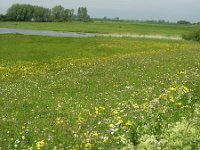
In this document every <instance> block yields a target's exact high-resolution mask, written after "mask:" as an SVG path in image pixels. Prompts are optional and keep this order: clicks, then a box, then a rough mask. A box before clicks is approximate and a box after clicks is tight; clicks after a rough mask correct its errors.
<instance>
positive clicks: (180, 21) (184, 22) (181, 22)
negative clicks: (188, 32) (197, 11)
mask: <svg viewBox="0 0 200 150" xmlns="http://www.w3.org/2000/svg"><path fill="white" fill-rule="evenodd" d="M177 24H191V23H190V22H189V21H185V20H179V21H178V22H177Z"/></svg>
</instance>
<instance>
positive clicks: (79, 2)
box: [0, 0, 200, 22]
mask: <svg viewBox="0 0 200 150" xmlns="http://www.w3.org/2000/svg"><path fill="white" fill-rule="evenodd" d="M14 3H26V4H33V5H40V6H44V7H48V8H52V7H53V6H55V5H62V6H64V7H65V8H74V9H76V8H78V7H80V6H86V7H87V8H88V11H89V14H90V16H91V17H99V18H103V17H104V16H106V17H110V18H113V17H119V18H121V19H134V20H135V19H139V20H158V19H165V20H167V21H177V20H188V21H191V22H199V21H200V9H199V8H200V0H0V13H3V14H4V13H6V10H7V8H9V7H10V6H11V5H12V4H14Z"/></svg>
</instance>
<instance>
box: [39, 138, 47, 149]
mask: <svg viewBox="0 0 200 150" xmlns="http://www.w3.org/2000/svg"><path fill="white" fill-rule="evenodd" d="M44 144H45V143H44V140H41V141H40V142H38V143H37V149H41V148H42V147H43V146H44Z"/></svg>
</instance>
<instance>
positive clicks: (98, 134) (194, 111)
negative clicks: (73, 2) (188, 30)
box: [0, 35, 200, 149]
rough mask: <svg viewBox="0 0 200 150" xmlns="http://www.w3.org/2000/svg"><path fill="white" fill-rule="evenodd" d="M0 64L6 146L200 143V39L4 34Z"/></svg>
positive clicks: (0, 122)
mask: <svg viewBox="0 0 200 150" xmlns="http://www.w3.org/2000/svg"><path fill="white" fill-rule="evenodd" d="M0 62H1V63H0V83H1V84H0V105H1V109H0V116H1V118H0V147H1V148H2V149H14V148H15V149H30V148H33V149H37V148H38V149H40V148H42V149H53V148H57V149H62V148H65V149H86V148H88V149H122V148H127V149H133V145H134V144H135V146H136V147H138V148H140V149H143V148H145V147H147V148H152V149H158V148H163V149H164V148H166V149H183V148H184V147H188V149H192V148H197V149H198V148H199V145H198V143H199V142H198V141H199V137H200V136H199V135H200V133H199V126H198V124H199V109H198V107H199V102H198V98H199V89H200V88H199V73H200V72H199V71H200V70H199V69H200V44H199V43H196V42H186V41H176V40H174V41H170V40H153V39H142V38H140V39H135V38H111V37H93V38H57V37H40V36H23V35H0ZM188 118H190V119H188ZM191 122H192V123H191ZM188 124H192V126H191V127H190V128H185V125H188ZM173 129H175V131H174V130H173ZM173 133H174V134H173ZM175 133H176V134H175ZM183 133H184V135H185V138H184V135H183ZM186 137H187V138H186ZM181 138H182V139H181ZM151 140H153V142H151ZM131 142H132V143H131ZM181 142H182V143H181Z"/></svg>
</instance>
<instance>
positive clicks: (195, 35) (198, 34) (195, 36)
mask: <svg viewBox="0 0 200 150" xmlns="http://www.w3.org/2000/svg"><path fill="white" fill-rule="evenodd" d="M182 37H183V39H185V40H193V41H199V42H200V29H199V30H197V31H194V32H192V33H189V34H184V35H183V36H182Z"/></svg>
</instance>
